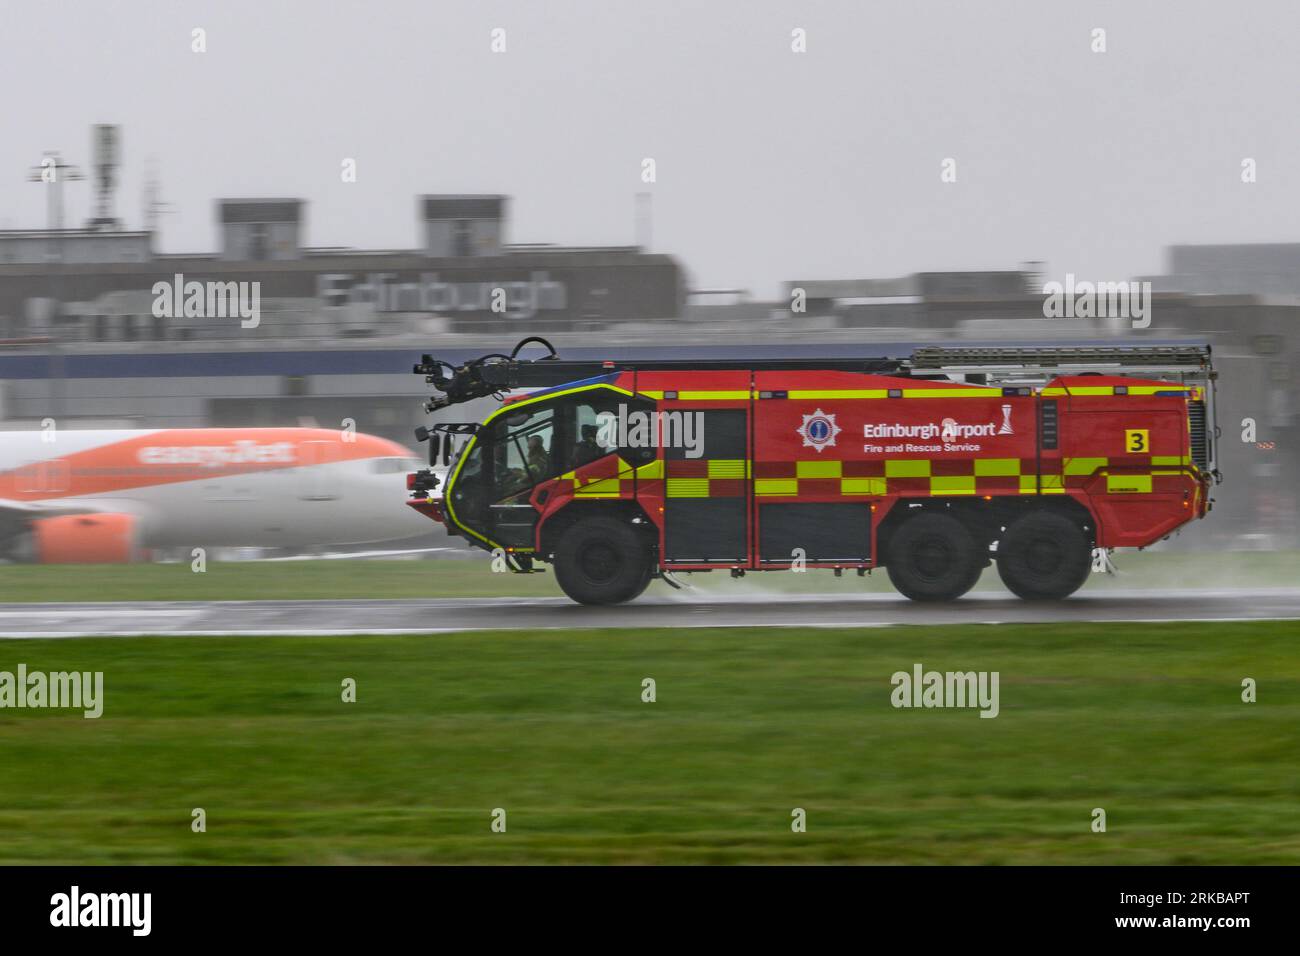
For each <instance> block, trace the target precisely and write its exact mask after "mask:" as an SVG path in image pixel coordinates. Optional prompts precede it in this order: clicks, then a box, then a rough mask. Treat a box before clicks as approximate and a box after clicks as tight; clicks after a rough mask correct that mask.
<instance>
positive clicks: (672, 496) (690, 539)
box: [659, 372, 750, 566]
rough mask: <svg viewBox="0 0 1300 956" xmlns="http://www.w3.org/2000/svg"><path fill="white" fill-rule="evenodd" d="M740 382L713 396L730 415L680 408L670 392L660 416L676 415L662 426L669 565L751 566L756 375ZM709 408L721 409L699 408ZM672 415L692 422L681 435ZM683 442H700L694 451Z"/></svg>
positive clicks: (692, 405) (690, 405)
mask: <svg viewBox="0 0 1300 956" xmlns="http://www.w3.org/2000/svg"><path fill="white" fill-rule="evenodd" d="M735 375H736V376H737V383H740V376H742V375H743V383H740V384H736V386H735V387H734V388H726V389H717V390H715V391H713V392H712V394H714V395H717V396H719V398H718V399H717V400H716V401H721V402H724V403H727V404H728V405H730V406H731V407H725V408H717V407H716V402H715V401H713V400H709V399H704V398H701V399H698V400H685V401H674V400H673V399H672V398H670V397H669V396H672V395H674V394H675V393H673V392H666V393H665V395H664V401H662V402H660V405H659V407H660V410H661V411H664V412H667V413H669V415H668V416H665V417H664V418H663V419H662V420H661V433H660V441H661V444H662V447H663V457H664V477H665V482H664V486H665V487H664V493H665V498H664V563H665V564H670V565H671V564H682V565H685V564H738V565H742V566H743V565H748V563H749V554H750V543H749V528H748V522H747V521H746V513H747V511H748V506H749V480H748V477H749V460H750V454H749V414H750V411H749V406H750V402H749V398H748V395H749V373H748V372H745V373H735ZM719 377H721V376H719ZM728 377H729V378H730V376H728ZM727 384H728V385H731V384H732V383H730V382H728V383H727ZM681 394H682V395H683V396H695V395H701V396H703V395H706V394H709V393H707V392H683V393H681ZM742 395H743V396H744V397H743V398H740V397H739V396H742ZM705 401H709V404H710V405H714V406H715V407H709V408H700V405H701V404H704V402H705ZM673 413H680V414H681V415H683V416H689V419H687V418H681V419H677V421H680V422H681V423H682V424H681V426H680V427H679V428H677V429H675V428H674V419H673V418H672V417H670V416H671V415H672V414H673ZM675 432H676V434H675ZM681 435H686V436H687V437H693V439H694V447H687V446H686V443H685V442H682V441H679V440H675V439H676V438H678V437H679V436H681Z"/></svg>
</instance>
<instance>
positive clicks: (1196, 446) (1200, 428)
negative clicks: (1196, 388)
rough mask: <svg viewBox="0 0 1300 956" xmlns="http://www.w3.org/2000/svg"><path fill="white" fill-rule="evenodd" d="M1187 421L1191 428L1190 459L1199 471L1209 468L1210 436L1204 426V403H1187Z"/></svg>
mask: <svg viewBox="0 0 1300 956" xmlns="http://www.w3.org/2000/svg"><path fill="white" fill-rule="evenodd" d="M1187 422H1188V425H1189V426H1190V429H1191V441H1192V449H1191V450H1192V461H1193V462H1194V463H1195V464H1196V467H1197V468H1199V469H1200V470H1201V471H1209V470H1210V436H1209V433H1208V432H1207V431H1206V427H1205V403H1204V402H1199V401H1194V402H1188V403H1187Z"/></svg>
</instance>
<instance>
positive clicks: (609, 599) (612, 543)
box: [555, 518, 651, 604]
mask: <svg viewBox="0 0 1300 956" xmlns="http://www.w3.org/2000/svg"><path fill="white" fill-rule="evenodd" d="M650 570H651V569H650V552H649V550H648V549H647V548H646V546H645V544H644V543H643V542H642V540H641V538H640V537H639V536H638V535H637V533H636V532H635V531H634V530H632V528H630V527H629V526H628V525H626V524H624V523H623V522H621V521H616V520H615V519H613V518H587V519H585V520H583V521H579V522H578V523H577V524H575V525H574V526H573V527H572V528H570V529H569V530H568V531H566V532H564V535H563V536H562V537H561V538H560V542H559V545H558V546H557V547H556V549H555V580H556V581H558V582H559V584H560V587H561V588H563V589H564V593H565V594H567V595H568V596H569V597H571V598H573V599H574V600H575V601H577V602H578V603H579V604H621V603H622V602H624V601H630V600H632V598H634V597H636V596H637V595H638V594H640V593H641V592H642V591H644V590H645V588H646V585H647V584H648V583H649V581H650Z"/></svg>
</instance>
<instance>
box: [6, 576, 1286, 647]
mask: <svg viewBox="0 0 1300 956" xmlns="http://www.w3.org/2000/svg"><path fill="white" fill-rule="evenodd" d="M1268 619H1274V620H1300V590H1296V589H1289V588H1287V589H1282V588H1278V589H1260V590H1235V591H1204V590H1195V591H1193V590H1177V591H1172V590H1171V591H1134V592H1131V593H1129V592H1116V591H1108V592H1105V593H1101V594H1093V595H1089V594H1087V593H1086V592H1085V593H1083V594H1080V595H1077V596H1075V597H1073V598H1071V599H1070V600H1068V601H1064V602H1060V603H1055V604H1027V603H1025V602H1023V601H1020V600H1017V599H1016V598H1014V597H1011V596H1009V595H1007V594H1005V593H1004V592H992V593H980V592H974V593H972V594H969V595H967V596H966V597H965V598H963V599H962V600H960V601H957V602H955V603H952V604H914V603H912V602H910V601H908V600H906V599H905V598H902V597H899V596H897V595H894V594H867V595H860V596H859V595H853V596H846V595H844V594H827V595H809V594H799V595H780V596H778V595H762V596H755V595H752V594H750V595H737V596H734V597H726V598H723V597H718V596H716V595H701V594H699V593H698V592H682V593H680V594H675V595H672V596H670V597H662V596H660V597H653V598H642V599H641V600H638V601H636V602H634V603H632V604H627V605H621V606H616V607H582V606H579V605H576V604H573V603H572V602H570V601H569V600H567V599H566V598H431V599H416V600H375V601H366V600H341V601H221V602H204V601H175V602H172V601H159V602H149V603H136V604H128V603H125V602H114V603H100V604H93V603H85V604H0V637H4V638H23V637H39V638H51V637H77V636H104V637H111V636H127V635H140V634H159V635H175V636H211V635H240V634H244V635H250V636H253V635H263V636H276V635H293V634H302V635H346V634H428V633H434V634H436V633H445V632H449V631H473V630H492V629H505V630H516V631H529V630H544V629H556V628H562V629H567V628H628V627H636V628H646V627H756V626H775V627H805V628H816V627H882V626H887V625H895V624H977V623H983V624H1002V623H1033V622H1054V621H1239V620H1268ZM1297 633H1300V627H1297Z"/></svg>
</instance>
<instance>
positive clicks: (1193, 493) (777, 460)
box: [411, 371, 1210, 570]
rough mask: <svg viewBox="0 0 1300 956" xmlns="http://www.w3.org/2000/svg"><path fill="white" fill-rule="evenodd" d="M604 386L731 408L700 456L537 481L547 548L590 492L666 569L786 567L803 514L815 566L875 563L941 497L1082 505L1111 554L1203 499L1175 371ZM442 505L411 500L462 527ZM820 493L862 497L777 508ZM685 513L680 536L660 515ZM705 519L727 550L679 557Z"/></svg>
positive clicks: (600, 463) (708, 379) (1182, 517)
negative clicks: (1170, 379) (906, 524)
mask: <svg viewBox="0 0 1300 956" xmlns="http://www.w3.org/2000/svg"><path fill="white" fill-rule="evenodd" d="M588 387H590V386H588ZM600 387H606V388H608V389H610V397H611V398H613V399H615V400H617V399H618V398H619V397H624V398H628V399H630V398H631V397H632V396H636V397H637V398H639V399H648V400H651V401H653V403H654V405H653V407H654V408H655V409H657V410H658V411H659V412H666V413H672V412H678V413H684V414H687V415H692V414H694V413H713V412H733V413H737V414H735V415H731V416H711V417H710V418H706V419H704V421H705V425H704V427H705V433H706V442H705V444H706V453H705V454H703V455H701V456H700V457H698V458H689V457H683V456H682V455H681V454H677V455H674V454H673V453H672V452H671V451H670V452H666V451H665V449H664V448H663V447H662V446H660V447H656V448H655V451H654V456H655V457H654V459H653V460H652V461H650V462H648V463H645V464H638V465H634V464H631V463H629V462H628V461H627V460H625V459H624V458H621V457H620V456H619V455H617V454H608V455H606V456H605V457H603V458H600V459H598V460H596V461H593V462H590V463H589V464H586V465H584V466H582V467H579V468H577V469H575V470H573V471H569V472H565V473H564V474H562V475H560V476H558V477H554V478H551V479H549V480H547V481H544V482H542V483H541V484H539V485H538V486H537V487H536V488H534V489H533V490H532V492H531V495H530V497H529V501H530V502H531V503H532V504H533V506H534V508H535V509H536V510H537V512H538V519H537V523H536V539H535V541H534V542H533V549H532V550H534V551H536V552H537V553H538V554H539V556H542V557H545V556H546V554H547V551H548V547H547V544H546V542H547V540H548V535H547V529H548V526H549V525H550V524H551V523H552V522H554V521H556V520H557V518H558V517H559V516H561V515H563V514H564V513H565V511H566V509H569V508H571V507H572V506H573V505H574V504H575V503H579V502H582V503H585V504H584V506H586V507H590V506H591V505H592V503H596V502H611V501H615V500H617V501H619V502H623V503H634V504H635V505H636V506H637V507H639V510H640V511H641V512H643V514H644V516H645V518H647V519H648V520H649V521H650V522H652V523H653V524H654V525H655V527H656V528H657V529H658V533H659V545H660V547H659V555H660V558H659V560H660V566H661V567H671V568H676V569H682V570H691V569H706V568H728V567H730V568H740V569H751V570H760V569H773V568H782V567H787V568H788V567H789V566H790V563H791V558H790V557H789V555H788V553H786V551H788V549H784V548H783V545H782V540H783V538H782V535H783V534H785V533H786V532H785V531H784V530H783V528H782V527H780V525H782V524H783V523H789V522H791V521H798V522H803V523H804V526H805V527H806V526H807V524H808V522H809V521H811V522H812V524H813V525H817V524H818V523H819V522H820V523H821V524H822V525H825V527H824V528H823V529H822V530H821V531H820V532H818V533H819V534H821V535H822V537H823V538H824V539H825V544H824V545H822V546H820V547H821V550H822V551H824V552H826V553H824V554H810V556H809V559H808V560H807V562H806V566H808V567H858V568H864V567H872V566H874V564H875V563H876V561H875V556H876V555H877V554H878V549H877V543H876V538H877V533H878V531H879V529H880V528H881V525H882V523H883V522H885V521H886V520H887V519H888V516H889V514H890V513H891V511H892V510H893V509H895V508H896V507H898V506H899V505H900V502H907V503H911V502H916V501H920V500H924V499H932V498H944V499H949V500H952V501H963V502H969V503H970V504H969V505H968V507H975V508H980V507H989V508H991V507H992V506H993V505H994V504H996V503H998V502H999V501H1002V502H1003V503H1009V502H1007V499H1014V500H1015V501H1020V502H1025V501H1030V500H1041V499H1043V498H1054V499H1056V500H1058V501H1063V500H1065V499H1070V500H1073V501H1074V502H1076V503H1077V504H1078V506H1079V507H1081V508H1082V509H1084V510H1085V511H1086V512H1087V514H1088V515H1089V516H1090V519H1091V520H1090V523H1091V524H1092V526H1093V527H1094V529H1095V541H1094V544H1095V546H1097V547H1102V548H1110V547H1138V546H1144V545H1149V544H1151V543H1153V542H1154V541H1156V540H1159V539H1160V538H1162V537H1164V536H1165V535H1167V534H1169V533H1170V532H1171V531H1173V530H1174V529H1176V528H1178V527H1179V526H1180V525H1183V524H1185V523H1186V522H1188V521H1190V520H1191V519H1193V518H1199V517H1202V516H1204V515H1205V514H1206V512H1207V510H1208V507H1209V497H1208V489H1209V484H1210V478H1209V476H1208V475H1206V474H1205V473H1203V472H1202V471H1201V470H1200V469H1199V468H1198V467H1197V466H1196V464H1195V463H1194V462H1193V460H1192V452H1191V440H1190V431H1189V415H1188V409H1189V403H1190V402H1192V401H1199V400H1201V399H1202V398H1203V396H1202V395H1201V394H1200V392H1199V390H1198V389H1197V388H1194V387H1190V386H1183V385H1179V384H1175V383H1167V382H1161V381H1156V380H1141V379H1133V378H1123V377H1107V376H1097V375H1083V376H1065V377H1061V378H1057V379H1055V380H1053V381H1051V382H1049V383H1048V384H1047V385H1046V386H1045V387H1043V388H1041V389H1031V388H1028V387H1021V388H1001V387H991V386H977V385H966V384H959V383H953V382H949V381H934V380H924V379H916V378H904V377H894V376H887V375H869V374H861V373H855V372H838V371H823V372H809V371H753V372H748V371H699V372H681V371H651V372H636V371H633V372H625V373H622V374H618V375H611V376H610V377H609V378H608V380H607V381H606V382H605V383H602V386H600ZM556 391H559V392H563V390H562V389H560V390H556ZM532 400H534V396H528V395H524V396H519V397H518V398H517V399H515V404H518V403H520V402H522V403H525V404H526V403H528V402H530V401H532ZM1045 417H1046V421H1045ZM710 420H712V421H715V422H718V423H722V425H725V427H726V429H727V430H728V431H729V434H728V435H727V436H724V437H726V438H727V440H728V442H729V444H726V446H725V449H724V452H723V453H720V454H719V453H714V452H711V451H708V439H707V436H708V428H709V425H708V422H709V421H710ZM722 425H718V426H715V432H716V429H717V428H718V427H722ZM740 429H743V434H742V432H741V431H740ZM1053 433H1054V434H1055V440H1054V441H1053V440H1052V438H1051V436H1052V434H1053ZM718 447H722V446H718ZM453 482H454V475H453ZM441 501H442V499H441V498H431V499H427V500H426V499H418V500H416V501H413V502H411V504H412V506H413V507H416V508H417V509H418V510H420V511H422V512H423V513H425V514H428V515H429V516H430V517H432V518H435V519H436V520H441V521H445V522H447V523H448V526H449V528H452V530H457V529H456V523H455V520H454V516H449V515H447V514H444V510H445V509H443V507H442V505H441ZM692 502H694V503H692ZM699 502H708V503H709V504H706V505H702V504H699ZM981 503H983V504H981ZM814 504H820V505H856V506H860V507H858V508H849V509H837V508H825V509H800V508H781V507H775V508H774V507H772V506H779V505H814ZM675 510H676V512H678V513H679V514H680V517H679V518H678V519H677V520H678V522H679V524H678V526H677V529H675V530H674V529H673V528H672V527H671V524H672V520H671V517H666V516H671V515H672V514H673V513H674V511H675ZM857 515H862V516H869V519H868V520H869V534H859V533H857V532H854V533H853V535H852V536H853V537H854V539H855V543H854V544H852V545H846V546H845V547H843V548H837V547H836V546H835V545H834V544H833V539H834V536H835V531H834V524H835V522H836V521H839V520H843V518H844V517H847V518H848V524H846V525H845V528H846V530H845V534H846V535H849V534H850V530H851V527H852V526H854V523H855V522H857V521H858V520H859V518H858V517H856V516H857ZM710 516H713V517H710ZM837 516H840V517H837ZM765 521H766V522H768V523H769V525H770V527H769V528H767V529H766V532H767V533H766V535H765V528H764V523H765ZM702 526H703V530H702ZM863 527H865V525H864V526H863ZM710 528H714V529H716V530H717V532H718V534H719V536H720V538H722V537H725V538H726V539H727V543H726V544H725V545H722V544H719V545H717V546H716V547H717V549H719V551H720V552H725V553H708V554H700V555H695V558H696V559H692V554H691V553H684V552H683V547H685V546H684V545H682V544H681V542H683V541H685V540H687V539H688V538H689V539H690V541H691V545H690V546H689V547H687V549H686V550H687V551H690V549H691V548H694V549H695V550H696V551H707V550H708V549H709V547H710V545H709V542H708V533H709V529H710ZM674 535H675V536H677V542H678V544H677V547H676V550H674V542H673V541H672V540H670V539H671V538H672V537H673V536H674ZM467 537H468V535H467ZM474 537H475V538H478V539H480V540H478V541H477V542H476V543H479V544H485V543H486V544H488V545H494V544H495V542H493V541H491V540H489V539H486V538H484V537H483V536H482V535H474ZM866 538H869V543H868V541H867V540H865V539H866ZM510 550H515V551H527V550H530V549H528V548H523V547H515V548H511V549H510ZM840 550H842V551H843V553H830V552H837V551H840Z"/></svg>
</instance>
